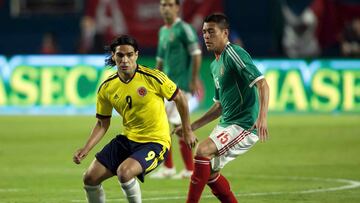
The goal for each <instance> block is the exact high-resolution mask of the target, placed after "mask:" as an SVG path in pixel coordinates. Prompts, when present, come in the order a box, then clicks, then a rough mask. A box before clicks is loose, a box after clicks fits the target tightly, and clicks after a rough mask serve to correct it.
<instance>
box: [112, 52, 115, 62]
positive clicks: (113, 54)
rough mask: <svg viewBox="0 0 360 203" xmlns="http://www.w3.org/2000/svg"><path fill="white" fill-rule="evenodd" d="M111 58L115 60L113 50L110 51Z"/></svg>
mask: <svg viewBox="0 0 360 203" xmlns="http://www.w3.org/2000/svg"><path fill="white" fill-rule="evenodd" d="M111 60H113V61H115V53H114V52H113V51H112V52H111Z"/></svg>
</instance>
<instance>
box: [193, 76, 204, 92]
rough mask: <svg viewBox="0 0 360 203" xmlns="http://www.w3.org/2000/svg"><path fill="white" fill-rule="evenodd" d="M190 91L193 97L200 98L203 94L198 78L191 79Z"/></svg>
mask: <svg viewBox="0 0 360 203" xmlns="http://www.w3.org/2000/svg"><path fill="white" fill-rule="evenodd" d="M190 91H191V93H192V94H193V95H198V96H201V94H202V93H203V86H202V83H201V80H200V78H198V77H196V78H193V79H192V80H191V82H190Z"/></svg>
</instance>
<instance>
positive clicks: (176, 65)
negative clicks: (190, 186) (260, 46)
mask: <svg viewBox="0 0 360 203" xmlns="http://www.w3.org/2000/svg"><path fill="white" fill-rule="evenodd" d="M179 4H180V2H179V0H160V13H161V16H162V17H163V19H164V22H165V25H164V26H162V27H161V28H160V31H159V37H158V49H157V57H156V59H157V60H156V61H157V64H156V65H157V68H159V69H160V70H163V71H164V73H165V74H166V75H168V76H169V78H170V79H171V80H172V81H174V82H175V83H176V85H177V86H178V87H179V88H180V89H181V90H182V91H183V92H184V94H185V95H186V97H187V99H188V105H189V110H190V112H192V111H193V110H194V109H195V108H196V107H197V106H198V104H199V102H198V98H197V96H196V94H197V93H199V92H201V82H200V79H199V69H200V66H201V49H200V46H199V40H198V37H197V34H196V32H195V30H194V28H193V27H192V26H191V25H190V24H188V23H186V22H184V21H182V20H181V19H180V18H179V16H178V15H179V9H180V5H179ZM165 107H166V112H167V115H168V119H169V122H170V124H172V125H173V126H175V127H176V126H179V125H181V120H180V116H179V112H178V111H177V110H176V106H175V104H174V102H165ZM179 146H180V147H179V148H180V154H181V156H182V159H183V162H184V165H185V169H184V170H182V171H181V172H180V173H178V174H176V175H175V173H176V170H175V166H174V163H173V160H172V155H171V149H170V151H169V155H168V156H167V158H166V160H165V161H164V167H161V168H160V169H159V170H158V171H156V172H155V173H153V174H151V176H150V177H153V178H165V177H172V178H189V177H190V176H191V174H192V172H193V169H194V161H193V153H192V151H191V149H189V148H188V147H186V143H185V142H184V140H183V139H182V138H181V137H179Z"/></svg>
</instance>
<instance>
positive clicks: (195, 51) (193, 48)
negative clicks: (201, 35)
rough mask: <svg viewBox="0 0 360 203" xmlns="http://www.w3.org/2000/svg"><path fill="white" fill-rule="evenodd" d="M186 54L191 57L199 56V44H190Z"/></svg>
mask: <svg viewBox="0 0 360 203" xmlns="http://www.w3.org/2000/svg"><path fill="white" fill-rule="evenodd" d="M188 52H189V53H190V55H191V56H194V55H199V54H201V50H200V48H199V44H198V43H197V42H195V43H192V44H190V45H189V46H188Z"/></svg>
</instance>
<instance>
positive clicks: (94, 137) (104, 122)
mask: <svg viewBox="0 0 360 203" xmlns="http://www.w3.org/2000/svg"><path fill="white" fill-rule="evenodd" d="M109 126H110V118H104V119H98V120H97V122H96V124H95V126H94V128H93V130H92V131H91V134H90V136H89V139H88V140H87V142H86V144H85V146H84V147H83V148H80V149H78V150H77V151H76V152H75V154H74V156H73V161H74V162H75V163H76V164H80V162H81V160H83V159H84V158H85V157H86V156H87V154H88V153H89V151H90V150H91V149H92V148H93V147H94V146H95V145H96V144H97V143H98V142H99V141H100V140H101V138H102V137H103V136H104V135H105V133H106V131H107V130H108V129H109Z"/></svg>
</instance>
